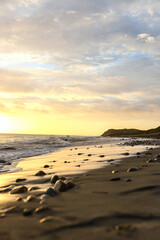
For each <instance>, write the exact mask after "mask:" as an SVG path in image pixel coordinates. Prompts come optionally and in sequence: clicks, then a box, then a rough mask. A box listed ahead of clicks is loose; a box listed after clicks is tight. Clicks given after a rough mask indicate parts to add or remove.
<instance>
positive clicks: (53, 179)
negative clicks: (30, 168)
mask: <svg viewBox="0 0 160 240" xmlns="http://www.w3.org/2000/svg"><path fill="white" fill-rule="evenodd" d="M58 180H59V177H58V176H57V175H54V176H52V177H51V179H50V183H55V182H57V181H58Z"/></svg>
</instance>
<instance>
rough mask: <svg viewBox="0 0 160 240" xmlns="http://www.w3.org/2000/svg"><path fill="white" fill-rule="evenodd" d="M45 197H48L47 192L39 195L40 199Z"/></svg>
mask: <svg viewBox="0 0 160 240" xmlns="http://www.w3.org/2000/svg"><path fill="white" fill-rule="evenodd" d="M46 198H48V195H47V194H42V195H41V197H40V199H42V200H44V199H46Z"/></svg>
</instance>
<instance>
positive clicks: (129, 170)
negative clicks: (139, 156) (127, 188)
mask: <svg viewBox="0 0 160 240" xmlns="http://www.w3.org/2000/svg"><path fill="white" fill-rule="evenodd" d="M138 170H139V168H128V170H127V172H135V171H138Z"/></svg>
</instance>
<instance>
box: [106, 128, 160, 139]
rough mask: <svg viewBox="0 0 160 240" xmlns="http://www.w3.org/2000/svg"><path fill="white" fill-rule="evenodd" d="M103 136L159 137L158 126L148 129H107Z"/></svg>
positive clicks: (159, 130)
mask: <svg viewBox="0 0 160 240" xmlns="http://www.w3.org/2000/svg"><path fill="white" fill-rule="evenodd" d="M102 136H103V137H108V136H110V137H131V136H133V137H134V136H136V137H139V136H140V137H160V126H159V127H157V128H153V129H149V130H139V129H134V128H133V129H132V128H131V129H127V128H124V129H109V130H107V131H106V132H104V133H103V134H102Z"/></svg>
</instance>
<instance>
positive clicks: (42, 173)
mask: <svg viewBox="0 0 160 240" xmlns="http://www.w3.org/2000/svg"><path fill="white" fill-rule="evenodd" d="M44 175H46V173H45V172H43V171H39V172H37V173H36V174H35V176H44Z"/></svg>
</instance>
